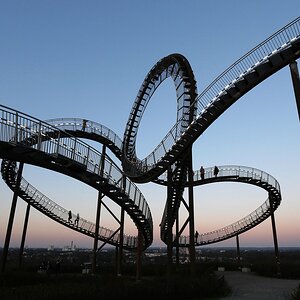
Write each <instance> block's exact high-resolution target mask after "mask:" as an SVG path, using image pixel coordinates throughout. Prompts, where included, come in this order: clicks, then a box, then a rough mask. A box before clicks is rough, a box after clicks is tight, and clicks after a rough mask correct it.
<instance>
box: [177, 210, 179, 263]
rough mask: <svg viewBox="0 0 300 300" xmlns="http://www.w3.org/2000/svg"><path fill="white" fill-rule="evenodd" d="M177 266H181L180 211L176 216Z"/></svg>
mask: <svg viewBox="0 0 300 300" xmlns="http://www.w3.org/2000/svg"><path fill="white" fill-rule="evenodd" d="M176 237H177V240H176V266H177V267H178V266H179V245H178V243H179V210H177V216H176Z"/></svg>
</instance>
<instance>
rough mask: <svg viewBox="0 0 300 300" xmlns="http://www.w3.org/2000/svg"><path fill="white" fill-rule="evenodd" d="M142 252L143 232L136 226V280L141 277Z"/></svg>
mask: <svg viewBox="0 0 300 300" xmlns="http://www.w3.org/2000/svg"><path fill="white" fill-rule="evenodd" d="M142 253H143V234H142V230H141V229H140V228H138V245H137V253H136V255H137V257H136V280H137V281H139V280H141V278H142Z"/></svg>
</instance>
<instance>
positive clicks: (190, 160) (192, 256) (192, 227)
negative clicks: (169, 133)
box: [188, 147, 196, 274]
mask: <svg viewBox="0 0 300 300" xmlns="http://www.w3.org/2000/svg"><path fill="white" fill-rule="evenodd" d="M188 185H189V186H188V189H189V219H190V220H189V221H190V223H189V234H190V248H189V252H190V263H191V274H194V273H195V263H196V251H195V217H194V171H193V154H192V147H190V149H189V154H188Z"/></svg>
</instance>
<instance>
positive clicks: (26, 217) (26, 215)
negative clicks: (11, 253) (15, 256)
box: [19, 203, 31, 267]
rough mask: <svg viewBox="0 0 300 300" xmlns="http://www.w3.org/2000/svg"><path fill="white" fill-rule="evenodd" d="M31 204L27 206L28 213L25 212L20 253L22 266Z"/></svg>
mask: <svg viewBox="0 0 300 300" xmlns="http://www.w3.org/2000/svg"><path fill="white" fill-rule="evenodd" d="M30 206H31V205H30V203H28V204H27V208H26V213H25V219H24V226H23V233H22V240H21V245H20V253H19V267H21V265H22V258H23V252H24V245H25V239H26V233H27V226H28V220H29V213H30Z"/></svg>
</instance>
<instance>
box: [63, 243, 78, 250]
mask: <svg viewBox="0 0 300 300" xmlns="http://www.w3.org/2000/svg"><path fill="white" fill-rule="evenodd" d="M76 249H77V247H76V245H75V244H74V243H73V241H71V245H67V246H64V247H63V249H62V251H64V252H69V251H76Z"/></svg>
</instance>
